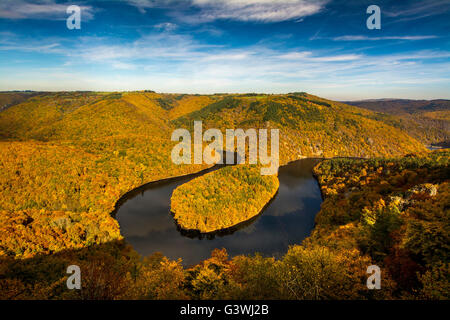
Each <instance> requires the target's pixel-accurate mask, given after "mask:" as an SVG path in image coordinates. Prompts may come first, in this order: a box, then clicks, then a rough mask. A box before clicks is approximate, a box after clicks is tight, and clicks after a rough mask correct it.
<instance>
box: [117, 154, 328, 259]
mask: <svg viewBox="0 0 450 320" xmlns="http://www.w3.org/2000/svg"><path fill="white" fill-rule="evenodd" d="M318 161H319V160H316V159H303V160H299V161H296V162H292V163H290V164H288V165H287V166H284V167H281V168H280V170H279V175H278V177H279V180H280V189H279V191H278V194H277V195H276V197H275V198H274V199H273V200H272V201H271V202H270V203H269V204H268V206H267V207H266V208H265V209H264V211H263V212H262V213H261V214H260V215H259V216H258V217H255V218H254V219H252V221H249V222H247V223H244V224H242V225H240V226H239V227H238V228H234V229H231V230H227V231H226V232H222V233H218V234H216V235H213V236H211V235H209V236H206V237H199V236H198V235H192V234H186V233H184V232H180V230H178V228H177V226H176V224H175V222H174V219H173V217H172V215H171V213H170V212H169V205H170V197H171V195H172V191H173V190H174V189H175V188H176V187H177V186H179V185H181V184H183V183H186V182H187V181H189V180H191V179H193V176H189V177H185V178H178V179H173V180H169V181H165V182H161V183H154V184H150V185H148V186H146V187H145V188H141V189H140V190H138V191H136V192H133V193H131V194H130V195H128V196H127V199H126V200H125V201H124V202H122V203H121V205H120V207H119V208H118V210H117V212H116V218H117V220H118V221H119V224H120V229H121V233H122V235H123V236H124V237H125V239H126V241H127V242H128V243H130V244H131V245H132V246H133V247H134V249H135V250H136V251H137V252H139V253H140V254H142V255H149V254H151V253H153V252H156V251H159V252H162V253H163V254H164V255H165V256H167V257H169V258H171V259H178V258H182V259H183V263H184V264H185V265H191V264H195V263H197V262H199V261H201V260H203V259H206V258H208V257H209V256H210V254H211V251H212V250H213V249H214V248H222V247H224V248H226V249H227V251H228V253H229V255H230V256H235V255H239V254H253V253H255V252H259V253H261V254H263V255H265V256H276V257H279V256H280V255H282V254H284V253H286V251H287V248H288V246H289V245H292V244H295V243H300V242H301V241H302V240H303V239H304V238H306V237H307V236H308V235H309V234H310V232H311V230H312V228H313V227H314V217H315V215H316V213H317V212H318V211H319V209H320V204H321V202H322V199H321V195H320V190H319V186H318V184H317V181H316V180H315V179H314V178H313V176H312V168H313V166H314V165H315V164H317V162H318Z"/></svg>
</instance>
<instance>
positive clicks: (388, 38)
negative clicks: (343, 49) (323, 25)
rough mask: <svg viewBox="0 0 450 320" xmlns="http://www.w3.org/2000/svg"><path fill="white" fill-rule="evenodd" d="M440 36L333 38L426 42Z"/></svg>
mask: <svg viewBox="0 0 450 320" xmlns="http://www.w3.org/2000/svg"><path fill="white" fill-rule="evenodd" d="M436 38H439V37H438V36H434V35H428V36H384V37H368V36H360V35H354V36H352V35H350V36H340V37H335V38H333V40H334V41H378V40H413V41H414V40H426V39H436Z"/></svg>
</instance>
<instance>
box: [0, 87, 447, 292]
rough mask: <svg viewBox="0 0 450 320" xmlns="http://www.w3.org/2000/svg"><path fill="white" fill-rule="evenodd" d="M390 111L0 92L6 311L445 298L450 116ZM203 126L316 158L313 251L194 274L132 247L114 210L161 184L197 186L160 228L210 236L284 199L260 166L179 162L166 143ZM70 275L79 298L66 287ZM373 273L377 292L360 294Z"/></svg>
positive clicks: (249, 98)
mask: <svg viewBox="0 0 450 320" xmlns="http://www.w3.org/2000/svg"><path fill="white" fill-rule="evenodd" d="M383 103H386V102H383ZM397 103H398V102H397ZM399 109H401V108H399ZM386 110H387V109H386V108H385V109H383V105H376V106H373V105H363V104H359V105H358V106H356V105H349V104H346V103H343V102H337V101H331V100H327V99H323V98H320V97H317V96H314V95H310V94H308V93H306V92H292V93H288V94H257V93H249V94H222V93H217V94H211V95H197V94H164V93H156V92H153V91H150V90H145V91H129V92H91V91H74V92H3V93H0V171H1V175H0V191H1V192H0V288H1V289H0V299H19V300H21V299H296V300H297V299H338V300H342V299H412V300H415V299H431V300H438V299H449V297H450V287H449V283H450V282H449V271H450V269H449V268H450V267H449V259H450V257H449V254H450V185H449V183H450V168H449V164H450V163H449V161H450V151H448V149H445V148H441V147H445V146H447V145H446V143H448V141H449V140H450V139H449V115H450V111H449V108H448V102H446V101H444V102H442V101H440V102H439V103H435V104H433V105H432V106H431V107H429V108H428V109H427V110H426V112H425V111H420V110H419V111H414V110H415V109H414V110H413V111H411V110H409V109H408V112H406V111H402V112H400V111H399V112H397V113H395V114H390V113H388V112H386ZM401 110H403V109H401ZM197 120H201V121H202V122H203V126H204V127H205V129H208V128H218V129H220V130H222V131H223V132H224V131H225V129H228V128H232V129H233V128H243V129H249V128H256V129H278V130H279V132H280V134H279V137H280V141H279V146H280V147H279V160H280V166H284V165H287V164H289V163H291V162H293V161H297V160H300V159H305V158H315V159H318V163H317V165H315V167H314V169H313V175H314V177H315V179H316V181H317V183H318V186H319V188H320V192H321V198H322V199H321V201H322V203H321V206H320V210H319V211H318V212H317V214H316V216H315V220H314V221H315V224H314V228H313V229H312V231H311V233H310V235H309V236H308V237H307V238H306V239H304V240H303V241H302V242H301V243H296V244H293V245H289V246H286V247H285V248H284V252H283V254H282V255H281V256H279V257H274V256H267V255H264V254H261V253H259V252H253V254H250V255H230V254H229V253H228V252H227V250H226V249H225V248H220V247H218V248H215V249H214V250H212V252H211V255H210V258H208V259H205V260H203V261H201V262H200V263H197V264H194V265H186V264H184V263H183V261H182V259H181V258H180V259H170V258H168V257H166V256H165V255H164V252H153V253H152V254H150V255H148V256H143V255H141V254H139V253H138V252H137V251H136V250H135V248H133V246H132V245H130V243H128V242H127V239H125V237H124V236H123V234H122V233H121V228H120V226H119V223H118V221H117V219H116V218H115V216H114V214H113V212H114V210H115V209H116V207H117V206H118V202H119V199H121V198H122V197H123V196H124V195H126V194H127V193H129V192H130V191H132V190H134V189H136V188H138V187H140V186H143V185H146V184H149V183H152V182H156V181H160V180H164V179H168V178H173V177H181V176H188V175H190V174H195V173H198V176H196V177H195V178H193V179H191V180H190V181H188V182H186V183H183V184H181V185H180V186H178V187H177V188H175V189H174V191H173V193H172V195H171V198H170V208H171V212H167V215H170V216H171V218H172V219H173V221H174V225H173V228H177V227H178V228H180V229H183V230H196V231H198V232H199V233H201V234H208V233H211V232H214V231H217V230H222V229H227V228H230V227H233V226H236V225H239V224H241V223H243V222H246V221H248V220H252V221H253V220H255V219H258V217H259V215H264V208H265V206H266V205H267V204H268V203H269V202H270V201H271V200H272V199H274V198H276V197H277V192H279V188H280V183H279V179H278V177H277V175H276V174H275V175H266V176H265V175H260V170H259V169H260V166H261V164H260V163H258V164H255V165H248V164H237V165H231V166H223V167H219V168H217V169H216V170H212V171H208V172H205V173H203V172H204V171H203V170H206V169H211V168H212V167H213V165H209V164H181V165H180V164H175V163H173V162H172V161H171V160H170V159H171V158H170V157H171V151H172V149H173V147H174V146H175V145H176V143H177V142H175V141H172V140H171V134H172V132H173V130H175V129H177V128H184V129H187V130H188V131H190V132H192V131H193V123H194V121H197ZM418 124H420V125H418ZM430 128H431V129H430ZM430 144H433V145H435V146H437V145H439V146H441V147H438V148H435V149H438V150H432V151H430V150H429V149H427V147H426V146H429V145H430ZM231 151H235V150H231ZM246 153H248V150H246ZM148 210H151V208H148ZM227 236H228V237H233V234H230V235H227ZM202 241H208V240H207V239H205V240H202ZM68 265H78V266H79V267H80V269H81V270H82V274H83V278H82V279H83V282H82V288H81V289H80V290H68V289H67V286H66V281H67V279H68V276H69V275H68V274H67V272H66V269H67V266H68ZM370 265H377V266H379V267H380V268H381V270H382V280H381V281H382V284H383V286H382V289H380V290H368V288H367V286H366V280H367V272H366V271H367V267H368V266H370Z"/></svg>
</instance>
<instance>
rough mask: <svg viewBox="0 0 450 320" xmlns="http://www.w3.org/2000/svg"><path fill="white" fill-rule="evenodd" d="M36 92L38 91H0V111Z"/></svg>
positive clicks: (36, 93)
mask: <svg viewBox="0 0 450 320" xmlns="http://www.w3.org/2000/svg"><path fill="white" fill-rule="evenodd" d="M38 94H40V93H39V92H34V91H11V92H0V111H2V110H6V109H7V108H9V107H11V106H13V105H16V104H19V103H22V102H24V101H26V100H27V99H29V98H31V97H34V96H36V95H38Z"/></svg>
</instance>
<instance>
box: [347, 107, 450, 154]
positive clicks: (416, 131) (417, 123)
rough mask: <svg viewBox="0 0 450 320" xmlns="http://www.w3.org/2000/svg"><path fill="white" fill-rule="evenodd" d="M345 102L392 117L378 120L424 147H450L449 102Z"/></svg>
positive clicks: (382, 116) (381, 117)
mask: <svg viewBox="0 0 450 320" xmlns="http://www.w3.org/2000/svg"><path fill="white" fill-rule="evenodd" d="M345 103H347V104H350V105H354V106H358V107H361V108H365V109H369V110H372V111H375V112H378V113H383V114H385V115H392V117H387V116H384V115H379V116H378V118H379V120H381V121H384V122H386V123H389V124H391V125H393V126H395V127H398V128H401V129H402V130H405V131H407V132H408V133H409V134H410V135H411V136H412V137H414V138H416V139H418V140H420V141H422V142H423V143H425V144H432V145H440V146H443V147H450V100H444V99H438V100H408V99H372V100H361V101H346V102H345Z"/></svg>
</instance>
